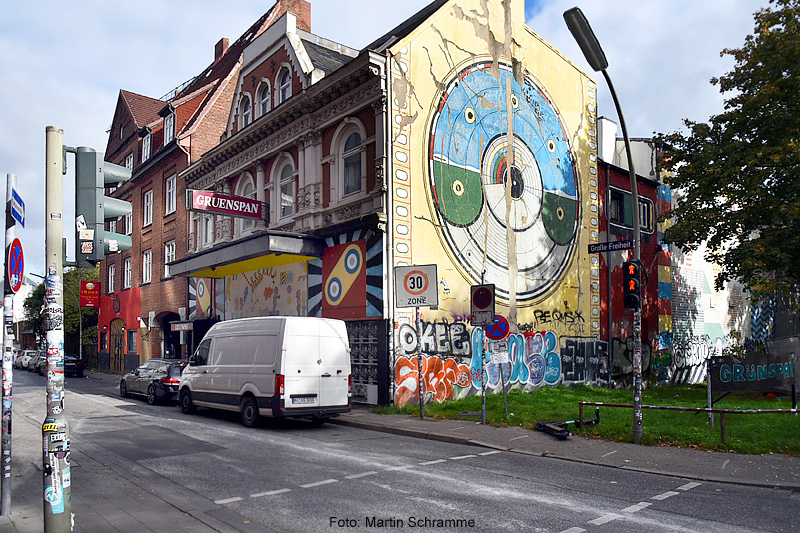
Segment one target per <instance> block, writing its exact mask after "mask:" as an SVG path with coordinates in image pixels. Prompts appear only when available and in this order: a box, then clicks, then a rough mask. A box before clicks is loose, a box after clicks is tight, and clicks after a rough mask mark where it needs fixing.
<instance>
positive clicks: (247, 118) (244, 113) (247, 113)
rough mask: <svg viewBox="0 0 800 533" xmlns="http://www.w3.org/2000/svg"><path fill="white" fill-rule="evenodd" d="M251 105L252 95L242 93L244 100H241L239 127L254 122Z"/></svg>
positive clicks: (244, 126) (242, 127)
mask: <svg viewBox="0 0 800 533" xmlns="http://www.w3.org/2000/svg"><path fill="white" fill-rule="evenodd" d="M251 111H252V109H251V106H250V96H248V95H246V94H245V95H242V101H241V102H239V129H240V130H241V129H244V128H246V127H247V126H248V125H249V124H250V122H252V114H251Z"/></svg>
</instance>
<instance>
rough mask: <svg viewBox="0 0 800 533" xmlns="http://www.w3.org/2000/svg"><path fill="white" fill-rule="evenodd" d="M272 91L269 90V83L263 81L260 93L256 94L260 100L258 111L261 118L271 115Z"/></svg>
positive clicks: (259, 88)
mask: <svg viewBox="0 0 800 533" xmlns="http://www.w3.org/2000/svg"><path fill="white" fill-rule="evenodd" d="M271 96H272V95H271V91H270V90H269V83H267V82H266V81H262V82H261V85H259V86H258V92H257V93H256V98H258V110H259V116H263V115H266V114H267V113H269V110H270V107H271V102H270V98H271Z"/></svg>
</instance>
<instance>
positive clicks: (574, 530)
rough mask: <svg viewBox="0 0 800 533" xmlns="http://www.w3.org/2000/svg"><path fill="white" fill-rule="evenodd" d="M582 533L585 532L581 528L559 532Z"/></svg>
mask: <svg viewBox="0 0 800 533" xmlns="http://www.w3.org/2000/svg"><path fill="white" fill-rule="evenodd" d="M584 531H586V530H585V529H583V528H582V527H571V528H569V529H565V530H564V531H561V532H560V533H583V532H584Z"/></svg>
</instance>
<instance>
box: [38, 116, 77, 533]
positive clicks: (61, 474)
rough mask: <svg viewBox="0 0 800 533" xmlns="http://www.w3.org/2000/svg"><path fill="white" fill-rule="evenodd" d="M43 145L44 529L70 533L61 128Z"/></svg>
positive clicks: (53, 130)
mask: <svg viewBox="0 0 800 533" xmlns="http://www.w3.org/2000/svg"><path fill="white" fill-rule="evenodd" d="M45 136H46V143H45V191H46V196H45V268H46V273H45V302H46V309H45V328H46V335H47V398H46V402H47V416H46V418H45V420H44V423H43V424H42V451H43V468H42V474H43V485H44V502H43V504H44V531H45V533H67V532H69V531H72V517H71V515H72V512H71V511H72V504H71V501H70V499H71V495H72V494H71V471H70V462H69V453H70V449H69V425H68V424H67V418H66V415H65V413H64V283H63V278H62V275H63V259H64V258H63V250H62V247H61V239H62V237H63V234H64V228H63V203H64V200H63V189H64V183H63V179H64V178H63V174H64V158H65V151H64V130H61V129H58V128H55V127H53V126H47V129H46V133H45Z"/></svg>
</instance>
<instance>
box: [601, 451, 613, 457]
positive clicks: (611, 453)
mask: <svg viewBox="0 0 800 533" xmlns="http://www.w3.org/2000/svg"><path fill="white" fill-rule="evenodd" d="M615 453H617V450H614V451H613V452H608V453H604V454H603V455H601V456H600V457H608V456H609V455H614V454H615Z"/></svg>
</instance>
